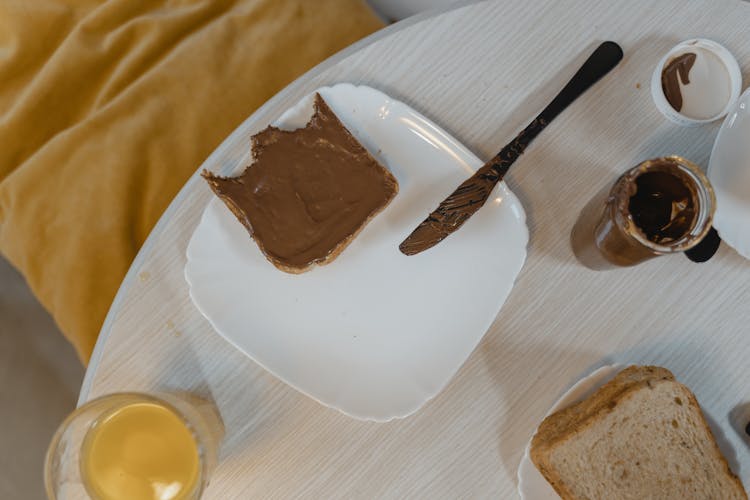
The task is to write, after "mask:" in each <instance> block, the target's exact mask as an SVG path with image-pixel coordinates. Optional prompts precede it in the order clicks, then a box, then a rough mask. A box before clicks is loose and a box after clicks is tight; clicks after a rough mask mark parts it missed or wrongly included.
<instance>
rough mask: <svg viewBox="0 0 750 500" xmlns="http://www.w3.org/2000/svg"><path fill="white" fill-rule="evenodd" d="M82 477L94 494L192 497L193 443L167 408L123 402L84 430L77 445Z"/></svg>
mask: <svg viewBox="0 0 750 500" xmlns="http://www.w3.org/2000/svg"><path fill="white" fill-rule="evenodd" d="M81 476H82V479H83V482H84V484H85V486H86V489H87V490H88V492H89V494H90V495H91V496H92V497H94V498H97V499H107V500H110V499H111V500H118V499H128V500H139V499H148V500H152V499H156V500H181V499H185V498H192V497H193V495H194V494H195V492H196V490H197V489H198V487H199V484H200V478H201V460H200V456H199V449H198V443H197V441H196V439H195V436H194V435H193V432H192V431H191V430H190V428H189V427H188V426H187V425H186V424H185V422H184V420H183V419H182V418H181V417H180V416H179V415H178V414H177V413H176V412H175V411H174V410H172V409H171V408H170V407H168V406H165V405H162V404H159V403H158V402H137V403H130V404H125V405H124V406H119V407H117V408H115V409H114V410H111V411H109V412H107V413H105V414H103V415H102V416H101V417H99V418H98V419H97V420H96V422H94V424H93V425H92V426H91V428H90V429H89V431H88V433H87V434H86V437H85V438H84V441H83V446H82V449H81Z"/></svg>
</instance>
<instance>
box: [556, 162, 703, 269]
mask: <svg viewBox="0 0 750 500" xmlns="http://www.w3.org/2000/svg"><path fill="white" fill-rule="evenodd" d="M715 207H716V199H715V197H714V191H713V188H712V187H711V184H710V183H709V181H708V178H706V176H705V174H704V173H703V172H702V171H701V170H700V168H698V167H697V166H696V165H695V164H693V163H691V162H690V161H688V160H686V159H684V158H682V157H679V156H667V157H664V158H656V159H653V160H647V161H644V162H643V163H641V164H639V165H637V166H635V167H633V168H631V169H630V170H628V171H627V172H625V173H624V174H623V175H622V176H620V178H619V179H617V181H616V182H615V184H614V185H613V186H612V187H611V188H609V189H605V190H603V191H602V192H600V193H599V195H597V196H595V197H594V198H593V199H592V200H591V201H590V202H589V203H588V204H587V205H586V206H585V207H584V209H583V210H582V211H581V215H580V216H579V218H578V221H577V222H576V224H575V226H574V228H573V232H572V235H571V244H572V246H573V252H574V253H575V255H576V257H577V258H578V260H579V261H581V263H583V264H584V265H585V266H586V267H589V268H591V269H607V268H612V267H616V266H633V265H635V264H638V263H640V262H643V261H644V260H646V259H650V258H652V257H656V256H658V255H666V254H672V253H677V252H684V251H685V250H688V249H690V248H692V247H694V246H695V245H697V244H698V243H700V241H701V240H702V239H703V238H704V237H705V236H706V233H707V232H708V230H709V229H710V228H711V220H712V218H713V214H714V210H715Z"/></svg>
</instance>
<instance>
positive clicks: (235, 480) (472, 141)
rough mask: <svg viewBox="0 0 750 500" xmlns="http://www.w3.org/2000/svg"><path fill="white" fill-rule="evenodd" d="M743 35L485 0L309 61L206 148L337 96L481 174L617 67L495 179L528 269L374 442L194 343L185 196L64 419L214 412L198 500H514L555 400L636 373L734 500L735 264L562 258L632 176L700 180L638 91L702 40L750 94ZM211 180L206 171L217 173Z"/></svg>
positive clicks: (208, 342)
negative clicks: (673, 402)
mask: <svg viewBox="0 0 750 500" xmlns="http://www.w3.org/2000/svg"><path fill="white" fill-rule="evenodd" d="M748 30H750V5H749V4H746V3H743V2H740V1H738V0H700V1H699V0H694V1H689V2H688V1H679V0H660V1H659V2H654V1H652V0H630V1H624V0H616V1H615V0H613V1H597V2H594V1H587V0H535V1H533V2H530V1H528V0H505V1H498V2H489V1H488V2H480V3H476V4H469V5H465V4H464V5H463V6H460V7H458V8H455V9H454V10H450V11H446V12H443V13H435V14H432V15H428V16H424V17H421V18H416V19H410V20H407V21H406V22H403V23H399V24H397V25H394V26H391V27H389V28H388V29H385V30H383V31H381V32H380V33H377V34H375V35H374V36H372V37H370V38H368V39H366V40H364V41H363V42H361V43H359V44H357V45H355V46H354V47H352V48H350V49H348V50H346V51H344V52H343V53H341V54H339V55H337V56H335V57H334V58H332V59H331V60H329V61H326V62H325V63H323V64H322V65H320V66H319V67H317V68H316V69H314V70H312V71H311V72H310V73H308V74H306V75H305V76H303V77H302V78H300V79H299V80H297V81H296V82H295V83H293V84H292V85H290V86H289V87H288V88H286V89H285V90H284V91H283V92H281V93H280V94H279V95H277V96H276V97H275V98H273V99H272V100H271V101H269V102H268V103H267V104H266V105H265V106H263V107H262V108H261V109H260V110H258V111H257V112H256V113H255V114H254V115H253V116H251V117H250V118H249V119H248V120H247V121H246V122H245V123H244V124H243V125H242V126H241V127H240V129H239V130H238V131H237V132H235V133H234V134H233V135H232V136H230V137H229V138H228V139H227V140H226V141H225V142H224V144H222V146H221V148H246V147H248V145H249V142H248V141H249V137H250V135H251V134H252V133H254V132H257V131H259V130H260V129H262V128H263V127H265V126H266V125H267V124H268V123H270V122H271V121H273V119H274V118H276V117H277V116H278V115H279V114H280V113H281V112H282V111H283V110H285V109H286V108H288V107H289V106H290V105H292V104H293V103H295V102H296V101H297V100H298V99H299V98H300V97H301V96H303V95H304V94H306V93H308V92H310V91H312V90H313V89H315V88H317V87H319V86H321V85H326V84H331V83H335V82H342V81H344V82H354V83H365V84H367V85H371V86H373V87H376V88H378V89H381V90H383V91H385V92H386V93H389V94H391V95H393V96H394V97H396V98H398V99H401V100H403V101H405V102H406V103H408V104H410V105H411V106H413V107H414V108H415V109H417V110H419V111H421V112H422V113H423V114H425V115H426V116H428V117H429V118H431V119H433V120H434V121H435V122H437V123H438V124H440V125H442V126H443V127H444V128H445V129H447V130H448V131H450V132H452V133H453V134H454V135H455V136H456V137H457V138H459V139H460V140H462V141H463V142H464V143H465V144H466V145H467V146H468V147H470V148H471V149H473V150H474V151H475V152H476V153H477V154H478V155H479V156H480V157H484V158H488V157H490V156H491V155H492V154H494V153H495V152H496V150H497V149H498V148H499V147H500V146H502V145H503V144H504V143H506V142H507V141H508V139H509V138H511V137H512V136H513V135H514V134H515V132H516V131H517V130H518V129H520V128H521V127H522V126H524V125H525V124H526V122H527V121H528V119H529V118H531V117H532V116H534V115H535V114H536V112H537V111H539V110H540V109H541V108H542V107H543V106H544V105H545V104H546V103H547V101H548V100H549V99H551V98H552V97H553V96H554V95H555V94H556V93H557V91H558V90H559V89H560V88H561V87H562V85H563V84H564V83H565V82H566V81H567V79H568V78H569V77H570V76H571V75H572V73H573V72H574V71H575V69H576V68H577V67H578V65H579V64H580V63H581V62H582V61H583V60H584V59H585V58H586V57H587V56H588V54H589V53H590V51H591V50H593V48H594V47H595V46H596V45H597V44H598V43H599V42H601V41H603V40H607V39H611V40H615V41H617V42H619V43H620V44H621V46H622V47H623V49H624V51H625V58H624V60H623V61H622V63H621V64H620V66H618V68H617V69H616V70H615V71H614V72H613V73H611V74H610V75H609V76H607V77H606V78H605V79H604V80H603V81H601V82H600V83H598V84H597V85H596V86H595V87H593V88H592V89H591V90H589V91H588V92H587V93H586V94H585V95H584V96H583V97H582V98H580V99H579V100H578V101H577V102H576V103H575V104H574V105H573V106H571V108H569V109H568V110H567V111H565V112H564V113H563V114H562V115H561V116H560V117H559V118H558V119H557V120H555V122H554V123H553V124H551V125H550V126H549V127H548V128H547V129H546V130H545V131H544V133H543V134H542V136H540V137H539V138H538V139H537V141H536V142H535V143H534V144H533V145H532V146H531V148H530V149H529V150H528V151H527V153H526V154H525V155H524V157H522V159H521V160H520V161H519V162H518V163H517V164H516V165H515V166H514V167H513V169H512V170H511V173H510V175H509V177H508V178H507V182H508V184H509V185H510V187H511V188H512V189H513V190H514V191H515V193H516V194H517V195H518V196H519V197H520V198H521V201H522V202H523V204H524V206H525V208H526V211H527V214H528V223H529V228H530V231H531V240H530V243H529V256H528V260H527V262H526V265H525V267H524V269H523V271H522V272H521V275H520V276H519V278H518V281H517V283H516V286H515V288H514V290H513V292H512V293H511V296H510V298H509V300H508V301H507V302H506V304H505V306H504V307H503V309H502V311H501V312H500V313H499V314H498V317H497V319H496V321H495V323H494V324H493V326H492V327H491V328H490V330H489V331H488V332H487V334H486V336H485V338H484V341H483V342H482V343H481V344H480V346H479V347H478V348H477V349H476V351H475V352H474V353H473V354H472V355H471V357H470V358H469V359H468V361H467V362H466V364H465V365H464V366H463V368H462V369H461V370H460V371H459V373H458V374H457V375H456V377H455V378H454V379H453V381H452V382H451V383H450V384H449V386H448V387H447V388H446V389H445V390H444V391H443V392H442V393H441V394H440V395H438V397H436V398H435V399H434V400H433V401H431V402H429V403H428V404H427V405H426V406H425V407H424V408H423V409H422V410H421V411H419V412H418V413H417V414H415V415H413V416H411V417H409V418H407V419H405V420H400V421H393V422H391V423H387V424H376V423H368V422H360V421H356V420H353V419H350V418H348V417H345V416H344V415H341V414H339V413H337V412H336V411H334V410H330V409H327V408H324V407H322V406H320V405H319V404H317V403H316V402H314V401H312V400H310V399H308V398H306V397H304V396H302V395H301V394H299V393H297V392H296V391H294V390H293V389H291V388H289V387H287V386H285V385H284V384H283V383H281V382H279V381H277V380H275V379H274V378H273V377H272V376H271V375H269V374H268V373H266V372H265V371H264V370H263V369H261V368H260V367H258V366H257V365H256V364H255V363H253V362H252V361H250V360H249V359H247V358H246V357H245V356H244V355H243V354H241V353H240V352H238V351H236V350H235V349H234V348H232V347H231V346H230V345H229V344H228V343H226V342H225V341H223V340H222V338H221V337H219V336H218V335H217V334H216V333H215V332H213V331H212V329H211V327H210V326H209V324H208V323H207V322H206V321H205V320H204V319H203V317H202V316H201V315H200V314H199V313H198V311H197V310H196V309H195V308H194V307H193V305H192V303H191V301H190V299H189V297H188V293H187V285H186V283H185V280H184V278H183V266H184V264H185V247H186V245H187V242H188V239H189V238H190V235H191V234H192V232H193V229H194V228H195V226H196V224H197V222H198V219H199V217H200V215H201V212H202V210H203V208H204V206H205V204H206V202H207V201H208V200H209V198H210V196H211V194H210V193H209V190H208V188H207V187H206V186H205V185H204V183H203V182H202V181H201V180H200V179H199V178H197V177H195V176H194V177H193V178H192V179H191V180H190V182H188V184H187V185H186V186H185V188H184V189H183V190H182V191H181V192H180V194H179V196H177V198H176V199H175V200H174V202H173V203H172V205H171V206H170V207H169V209H168V210H167V212H166V213H165V214H164V216H163V217H162V219H161V221H160V222H159V224H158V225H157V226H156V228H155V229H154V231H153V233H152V234H151V236H150V237H149V239H148V241H147V242H146V244H145V245H144V247H143V249H142V250H141V252H140V254H139V255H138V257H137V259H136V260H135V262H134V263H133V266H132V268H131V269H130V272H129V273H128V275H127V277H126V279H125V281H124V282H123V284H122V287H121V289H120V292H119V293H118V295H117V298H116V299H115V302H114V304H113V306H112V309H111V310H110V313H109V316H108V317H107V320H106V323H105V325H104V327H103V329H102V332H101V335H100V337H99V342H98V343H97V346H96V350H95V353H94V357H93V359H92V362H91V365H90V366H89V369H88V372H87V374H86V379H85V382H84V385H83V389H82V391H81V402H83V401H86V400H88V399H90V398H92V397H96V396H99V395H102V394H105V393H109V392H114V391H123V390H143V391H149V390H165V389H166V390H168V389H181V390H190V391H195V392H197V393H201V394H205V395H208V396H210V397H212V398H213V399H214V400H215V401H216V404H217V406H218V408H219V410H220V412H221V415H222V417H223V419H224V422H225V425H226V428H227V437H226V442H225V445H224V447H223V449H222V453H221V463H220V465H219V467H218V469H217V470H216V473H215V475H214V477H213V480H212V483H211V485H210V486H209V488H208V490H207V493H206V498H216V499H233V498H250V497H253V498H288V497H309V498H373V497H390V498H404V497H423V498H437V497H494V498H513V497H515V490H516V479H515V474H516V467H517V465H518V462H519V459H520V457H521V454H522V451H523V448H524V446H525V444H526V442H527V440H528V439H529V436H530V435H531V434H532V432H533V431H534V429H535V427H536V426H537V424H538V423H539V422H540V420H541V419H542V417H543V415H544V414H545V412H546V410H547V409H548V407H549V406H550V405H551V404H552V403H553V402H554V401H555V400H556V399H557V397H558V396H559V395H560V394H561V393H562V392H563V391H564V390H565V389H566V388H567V387H569V386H570V385H571V384H572V383H573V382H574V381H575V380H577V379H578V378H579V377H580V376H582V375H584V374H586V373H587V372H588V371H590V370H592V369H593V368H595V367H597V366H600V365H602V364H608V363H611V362H623V363H653V364H659V365H663V366H665V367H668V368H669V369H671V370H672V371H673V372H674V373H675V374H676V375H677V377H678V378H679V379H680V380H681V381H683V382H685V383H686V384H688V385H689V386H690V387H691V388H693V390H694V391H695V393H696V395H697V397H698V400H699V401H700V402H701V403H702V404H703V406H704V409H705V411H706V413H707V414H708V415H709V417H710V419H711V420H713V422H714V423H715V425H716V427H717V428H718V429H720V431H721V433H722V434H723V439H726V440H728V441H729V442H730V444H731V445H732V446H733V448H734V450H735V454H734V456H731V457H730V461H731V462H732V463H733V465H734V467H735V470H737V469H739V473H740V476H741V477H742V479H743V481H744V482H745V484H746V485H749V486H750V448H749V447H748V441H745V438H744V437H743V435H742V427H744V424H745V422H744V421H743V419H744V418H745V417H747V416H749V415H748V412H747V411H746V405H747V404H748V403H750V363H749V360H750V262H748V261H746V260H743V259H742V258H740V257H739V256H738V255H737V254H736V253H735V252H734V251H733V250H732V249H730V248H728V247H727V246H726V245H724V246H723V247H722V249H721V250H720V252H719V253H718V255H717V256H716V257H715V258H714V259H713V260H711V261H710V262H709V263H706V264H702V265H696V264H692V263H690V262H689V261H688V260H687V259H686V258H684V257H683V256H674V257H662V258H659V259H655V260H653V261H651V262H648V263H646V264H643V265H640V266H638V267H637V268H632V269H623V270H616V271H610V272H594V271H589V270H587V269H585V268H583V267H582V266H581V265H579V264H578V263H577V261H576V260H575V259H574V257H573V254H572V252H571V249H570V245H569V240H568V238H569V233H570V229H571V227H572V225H573V222H574V221H575V219H576V216H577V214H578V211H579V210H580V209H581V207H582V206H583V205H584V204H585V202H586V201H587V200H588V199H589V198H590V197H591V196H592V195H593V194H594V193H595V192H596V191H597V190H598V189H600V188H601V187H602V186H604V185H605V184H608V183H611V182H612V181H613V180H614V178H615V177H616V175H617V174H618V173H619V172H621V171H623V170H625V169H626V168H628V167H630V166H632V165H634V164H635V163H637V162H638V161H640V160H643V159H646V158H650V157H655V156H660V155H663V154H671V153H677V154H681V155H683V156H686V157H687V158H690V159H692V160H693V161H695V162H697V163H699V164H701V165H703V166H706V165H707V163H708V158H709V154H710V151H711V145H712V143H713V140H714V138H715V135H716V132H717V130H718V125H719V124H718V123H717V124H713V125H711V126H705V127H701V128H696V129H683V128H679V127H677V126H675V125H672V124H670V123H668V122H667V121H666V120H665V119H664V118H662V116H661V115H660V114H659V112H658V111H657V110H656V108H655V107H654V105H653V104H652V101H651V96H650V93H649V82H650V78H651V72H652V70H653V67H654V65H655V64H656V63H657V61H658V60H659V58H660V57H661V56H662V55H663V54H664V53H665V52H666V51H667V50H668V49H669V48H670V47H672V46H673V45H674V44H676V43H677V42H678V41H680V40H682V39H686V38H690V37H695V36H702V37H706V38H711V39H714V40H717V41H719V42H721V43H723V44H725V45H726V46H727V47H728V48H729V49H730V50H731V51H732V52H733V53H734V55H735V56H736V57H737V59H738V60H739V61H740V64H741V66H742V68H743V71H744V74H745V81H746V82H747V81H749V80H748V70H750V38H749V37H748V34H749V33H750V31H748ZM221 148H220V149H221ZM212 161H213V157H209V158H208V160H207V161H206V164H205V166H207V167H209V168H212V169H214V168H215V167H216V165H214V164H213V163H212ZM437 201H438V200H436V202H437ZM415 222H418V221H415ZM459 237H460V234H459ZM240 299H241V298H240ZM238 307H241V302H238ZM470 313H471V312H470V311H466V312H465V314H470Z"/></svg>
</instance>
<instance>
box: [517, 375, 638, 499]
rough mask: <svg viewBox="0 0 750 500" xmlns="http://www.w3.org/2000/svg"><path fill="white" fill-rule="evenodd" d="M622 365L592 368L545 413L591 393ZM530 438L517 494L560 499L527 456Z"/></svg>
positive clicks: (526, 496)
mask: <svg viewBox="0 0 750 500" xmlns="http://www.w3.org/2000/svg"><path fill="white" fill-rule="evenodd" d="M623 368H625V366H624V365H609V366H603V367H601V368H599V369H597V370H594V371H593V372H592V373H591V374H590V375H589V376H588V377H584V378H582V379H581V380H579V381H578V382H577V383H576V384H575V385H574V386H573V387H571V388H570V389H569V390H568V391H567V392H566V393H565V394H563V395H562V397H560V399H558V400H557V402H556V403H555V404H554V405H553V406H552V408H550V410H549V411H548V412H547V415H549V414H551V413H554V412H556V411H557V410H561V409H562V408H565V407H568V406H570V405H573V404H575V403H577V402H579V401H583V400H584V399H586V398H587V397H589V396H590V395H591V394H593V393H594V392H595V391H596V390H597V389H599V388H600V387H601V386H603V385H604V384H606V383H607V382H609V381H610V380H612V379H613V378H614V377H615V375H617V374H618V373H619V372H620V370H622V369H623ZM530 447H531V440H529V443H528V444H527V445H526V450H525V451H524V454H523V457H522V458H521V463H520V464H519V465H518V494H519V495H520V496H521V499H522V500H560V496H559V495H558V494H557V493H556V492H555V490H554V489H552V486H550V484H549V483H548V482H547V480H546V479H544V476H542V473H541V472H539V469H537V468H536V466H535V465H534V462H532V461H531V457H530V456H529V448H530Z"/></svg>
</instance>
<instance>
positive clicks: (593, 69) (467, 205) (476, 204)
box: [398, 42, 622, 255]
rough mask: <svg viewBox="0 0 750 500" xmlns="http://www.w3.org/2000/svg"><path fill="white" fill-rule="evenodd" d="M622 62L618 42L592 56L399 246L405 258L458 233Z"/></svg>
mask: <svg viewBox="0 0 750 500" xmlns="http://www.w3.org/2000/svg"><path fill="white" fill-rule="evenodd" d="M621 59H622V49H621V48H620V46H619V45H617V44H616V43H615V42H604V43H602V44H601V45H599V47H597V49H596V50H595V51H594V52H593V53H592V54H591V56H589V58H588V59H587V60H586V62H584V63H583V66H581V68H580V69H579V70H578V72H577V73H576V74H575V75H574V76H573V78H571V79H570V81H569V82H568V84H567V85H565V87H564V88H563V89H562V90H561V91H560V93H559V94H557V97H555V98H554V99H553V100H552V102H550V103H549V105H548V106H547V107H546V108H544V110H543V111H542V112H541V113H539V116H537V117H536V118H535V119H534V121H532V122H531V123H530V124H529V125H528V126H527V127H526V128H525V129H523V130H522V131H521V133H519V134H518V135H517V136H516V138H515V139H513V141H512V142H511V143H510V144H508V145H507V146H505V147H504V148H503V149H502V151H500V152H499V153H498V154H497V156H495V157H494V158H492V159H491V160H490V161H488V162H487V163H485V164H484V165H483V166H482V167H481V168H480V169H479V170H477V171H476V172H475V173H474V175H472V176H471V177H469V178H468V179H467V180H465V181H464V182H463V183H462V184H461V185H460V186H458V188H457V189H456V190H455V191H454V192H453V194H451V195H450V196H448V198H446V199H445V200H444V201H443V202H442V203H441V204H440V205H439V206H438V207H437V208H436V209H435V211H434V212H432V213H431V214H430V215H429V216H428V217H427V218H426V219H425V220H424V221H423V222H422V223H421V224H420V225H419V226H417V228H416V229H415V230H414V231H413V232H412V233H411V234H410V235H409V236H408V237H407V238H406V239H405V240H404V241H403V242H402V243H401V245H399V247H398V248H399V250H401V252H402V253H404V254H406V255H415V254H418V253H419V252H423V251H425V250H427V249H428V248H432V247H433V246H435V245H437V244H438V243H440V242H441V241H443V240H444V239H445V238H446V237H447V236H448V235H450V234H451V233H453V232H454V231H457V230H458V228H460V227H461V226H462V225H463V224H464V222H466V221H467V220H468V219H469V217H471V216H472V215H474V213H475V212H476V211H477V210H479V209H480V208H481V207H482V205H484V202H485V201H487V198H489V196H490V192H492V189H493V188H494V187H495V185H496V184H497V183H498V182H500V181H501V180H502V179H503V177H504V176H505V174H506V173H507V172H508V169H510V166H511V165H513V162H515V161H516V160H517V159H518V157H519V156H521V154H522V153H523V152H524V150H525V149H526V147H527V146H528V145H529V143H530V142H531V141H532V140H533V139H534V138H535V137H536V136H537V135H539V132H541V131H542V130H544V127H546V126H547V125H548V124H549V123H550V122H551V121H552V120H553V119H554V118H555V117H556V116H557V115H559V114H560V113H561V112H562V111H563V110H564V109H565V108H567V107H568V105H570V104H571V103H572V102H573V101H575V100H576V98H578V96H580V95H581V94H583V93H584V92H585V91H586V90H588V88H589V87H591V86H592V85H593V84H594V83H596V82H597V81H598V80H599V79H600V78H601V77H603V76H604V75H606V74H607V73H608V72H609V71H610V70H611V69H612V68H614V67H615V66H617V63H619V62H620V60H621Z"/></svg>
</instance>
